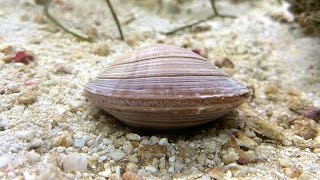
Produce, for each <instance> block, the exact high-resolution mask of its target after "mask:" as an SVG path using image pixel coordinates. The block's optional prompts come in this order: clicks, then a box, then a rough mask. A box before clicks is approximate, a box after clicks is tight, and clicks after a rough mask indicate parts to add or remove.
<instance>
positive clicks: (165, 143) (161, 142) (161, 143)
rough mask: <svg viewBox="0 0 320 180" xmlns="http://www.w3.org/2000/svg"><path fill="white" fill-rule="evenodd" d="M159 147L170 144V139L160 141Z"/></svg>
mask: <svg viewBox="0 0 320 180" xmlns="http://www.w3.org/2000/svg"><path fill="white" fill-rule="evenodd" d="M158 144H159V145H162V146H163V145H167V144H168V139H167V138H162V139H160V141H159V142H158Z"/></svg>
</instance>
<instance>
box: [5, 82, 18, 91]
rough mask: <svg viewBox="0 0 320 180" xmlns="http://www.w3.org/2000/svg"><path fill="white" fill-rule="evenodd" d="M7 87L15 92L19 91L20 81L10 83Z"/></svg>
mask: <svg viewBox="0 0 320 180" xmlns="http://www.w3.org/2000/svg"><path fill="white" fill-rule="evenodd" d="M7 88H8V89H9V90H11V91H13V92H15V93H16V92H19V84H18V83H8V84H7Z"/></svg>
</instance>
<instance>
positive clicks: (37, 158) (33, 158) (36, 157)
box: [26, 151, 41, 164]
mask: <svg viewBox="0 0 320 180" xmlns="http://www.w3.org/2000/svg"><path fill="white" fill-rule="evenodd" d="M26 157H27V158H28V160H29V161H30V162H31V164H34V163H36V162H38V161H40V159H41V156H40V154H38V153H36V152H34V151H31V152H28V153H27V155H26Z"/></svg>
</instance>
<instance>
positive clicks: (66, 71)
mask: <svg viewBox="0 0 320 180" xmlns="http://www.w3.org/2000/svg"><path fill="white" fill-rule="evenodd" d="M56 73H64V74H72V68H71V67H69V66H67V65H65V64H63V63H59V64H57V68H56Z"/></svg>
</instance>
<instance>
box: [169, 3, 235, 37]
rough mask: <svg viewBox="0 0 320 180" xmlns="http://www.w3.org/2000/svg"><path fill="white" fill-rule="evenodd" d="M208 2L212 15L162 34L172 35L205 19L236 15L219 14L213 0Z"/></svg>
mask: <svg viewBox="0 0 320 180" xmlns="http://www.w3.org/2000/svg"><path fill="white" fill-rule="evenodd" d="M209 1H210V3H211V7H212V10H213V15H212V16H209V17H207V18H205V19H201V20H198V21H196V22H193V23H191V24H187V25H184V26H182V27H179V28H176V29H173V30H172V31H169V32H165V33H164V34H165V35H172V34H175V33H176V32H178V31H182V30H184V29H188V28H191V27H193V26H196V25H198V24H200V23H202V22H205V21H208V20H210V19H213V18H215V17H221V18H236V16H233V15H224V14H220V13H219V12H218V10H217V8H216V4H215V0H209Z"/></svg>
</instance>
